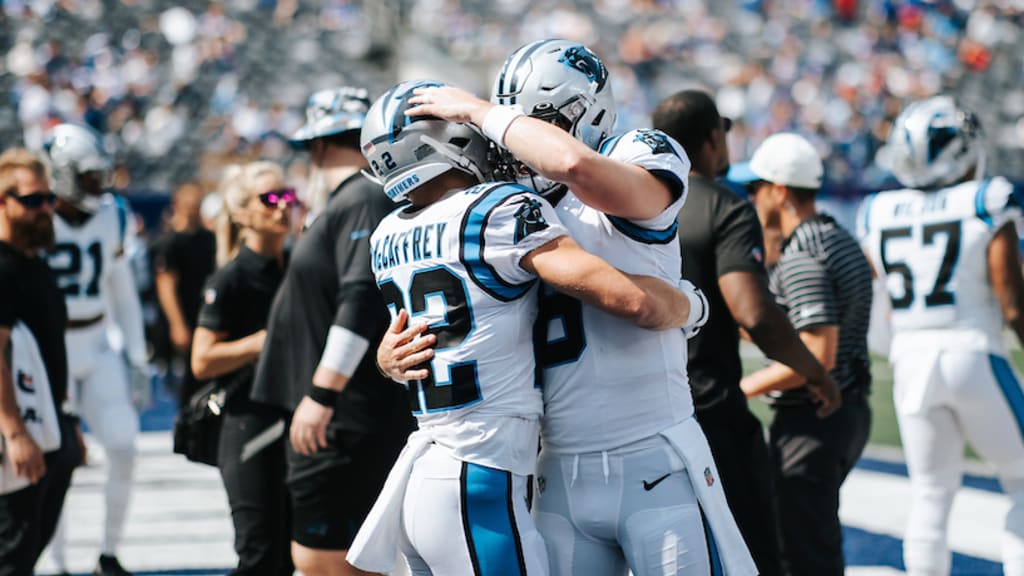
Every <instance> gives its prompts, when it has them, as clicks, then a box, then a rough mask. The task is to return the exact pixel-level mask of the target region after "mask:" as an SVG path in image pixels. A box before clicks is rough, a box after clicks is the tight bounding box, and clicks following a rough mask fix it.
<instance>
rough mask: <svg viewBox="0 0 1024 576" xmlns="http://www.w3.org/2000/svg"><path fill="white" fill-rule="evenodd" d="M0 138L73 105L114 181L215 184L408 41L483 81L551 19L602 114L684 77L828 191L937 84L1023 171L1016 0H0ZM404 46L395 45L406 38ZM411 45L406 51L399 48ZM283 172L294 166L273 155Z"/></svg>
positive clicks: (744, 148)
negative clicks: (780, 144)
mask: <svg viewBox="0 0 1024 576" xmlns="http://www.w3.org/2000/svg"><path fill="white" fill-rule="evenodd" d="M0 5H2V9H0V51H2V53H3V54H4V60H3V61H2V62H0V64H2V74H0V92H2V93H3V94H4V100H3V104H0V137H3V138H4V139H5V140H4V141H5V142H12V143H13V142H18V141H23V142H24V143H25V144H26V145H27V146H29V147H33V148H35V147H38V146H39V144H40V143H41V141H42V136H43V134H44V133H45V131H46V130H47V129H48V128H49V127H50V126H52V125H53V124H55V123H57V122H59V121H62V120H72V121H84V122H86V123H88V124H90V125H92V126H94V127H96V128H97V129H99V130H100V131H102V132H104V133H105V134H107V137H108V138H109V139H110V142H109V144H110V147H111V149H112V150H116V151H117V157H118V169H117V171H116V178H115V182H114V185H115V187H117V188H119V189H123V190H130V191H138V190H151V191H152V190H156V191H163V192H166V191H168V190H171V189H172V188H174V187H175V186H176V185H178V184H180V183H181V182H183V181H184V180H186V179H188V180H197V181H199V182H200V183H201V184H203V185H204V186H207V185H209V186H210V187H212V184H213V183H215V182H216V181H217V178H218V177H219V170H220V167H221V166H222V165H223V164H224V163H225V162H228V161H244V160H249V159H253V158H257V157H268V158H274V159H277V160H279V161H284V162H288V161H289V159H290V152H289V151H288V149H287V145H286V143H285V140H284V138H283V137H282V135H287V134H290V133H291V132H292V131H293V129H294V128H295V127H297V126H298V125H299V124H300V123H301V117H300V114H301V112H300V111H301V107H302V104H303V99H304V97H305V95H306V94H308V93H309V92H311V91H312V90H314V89H316V88H320V87H324V86H331V85H338V84H359V85H365V86H368V87H370V88H371V89H379V88H381V87H383V86H385V85H386V84H388V83H390V82H392V81H394V80H395V78H394V77H393V76H394V75H395V74H396V70H397V67H396V64H395V60H396V59H398V58H399V57H404V58H408V57H409V55H408V54H409V53H410V50H405V51H404V52H403V50H402V48H401V44H402V43H403V42H404V41H407V40H408V39H410V38H416V39H417V41H418V42H421V43H423V42H426V43H428V44H430V45H431V46H432V47H433V48H436V49H437V52H438V53H441V54H444V55H445V58H448V59H450V61H451V62H452V64H453V65H462V66H465V67H468V68H470V69H472V70H475V71H476V72H478V76H479V82H480V84H479V85H477V86H471V88H473V89H476V90H479V91H480V92H483V93H486V92H487V91H489V89H490V86H487V85H485V84H484V82H486V80H485V79H486V78H490V77H492V76H493V72H494V70H495V69H496V68H497V66H499V65H500V63H501V60H502V59H503V58H504V56H505V55H506V54H508V52H509V51H510V50H512V49H513V48H515V47H516V46H518V45H520V44H523V43H525V42H527V41H530V40H534V39H539V38H544V37H549V36H561V37H567V38H572V39H578V40H580V41H582V42H584V43H586V44H588V45H590V46H591V47H592V48H593V49H594V50H595V51H596V52H597V53H598V54H600V55H601V56H602V57H603V58H604V59H605V61H606V62H608V63H609V64H610V65H611V67H612V68H613V70H612V77H613V78H614V88H615V90H616V96H617V100H618V101H619V103H620V108H619V112H620V123H619V126H620V128H631V127H637V126H642V125H646V124H648V123H649V116H648V115H649V113H650V110H651V107H652V106H653V104H654V103H655V102H657V100H658V99H659V98H661V97H664V96H666V95H668V94H670V93H672V92H675V91H676V90H679V89H681V88H685V87H690V86H695V85H699V86H704V87H706V88H709V89H711V90H712V91H714V92H715V93H716V94H717V98H718V104H719V108H720V109H721V110H722V113H723V114H725V115H727V116H730V117H732V118H733V119H734V120H735V121H736V123H735V125H734V126H735V127H734V129H733V131H732V133H731V134H730V138H731V141H730V145H731V150H732V153H733V156H734V159H740V158H746V157H748V156H749V154H750V153H751V152H752V150H753V148H754V147H756V145H757V144H758V143H760V141H761V140H763V138H764V137H765V136H766V135H768V134H770V133H773V132H777V131H781V130H796V131H798V132H801V133H803V134H805V135H806V136H808V137H810V138H811V139H813V140H814V141H815V142H816V144H817V145H818V146H819V147H820V151H821V152H822V153H823V154H824V155H825V156H826V157H827V158H828V162H827V174H828V180H829V187H828V190H829V193H831V194H832V195H834V196H838V197H840V198H850V197H855V196H857V195H859V194H861V193H863V191H864V190H870V189H877V188H879V187H882V186H885V185H886V184H887V183H888V180H887V173H886V171H885V170H884V169H882V168H879V167H878V166H877V165H876V163H875V161H874V160H875V155H876V152H877V151H878V149H879V148H880V146H881V144H882V142H883V139H884V136H885V134H886V132H887V130H888V124H889V122H890V121H891V120H892V119H893V118H894V116H895V114H896V113H897V111H898V110H899V109H900V108H901V106H902V104H903V103H904V102H905V101H907V100H909V99H913V98H920V97H923V96H928V95H932V94H936V93H940V92H948V93H953V94H954V95H956V96H958V97H959V98H961V99H962V101H963V102H964V103H965V104H966V105H968V106H969V107H972V108H974V109H975V110H977V111H978V112H979V114H980V116H981V119H982V122H983V125H984V126H985V127H986V129H987V133H988V140H989V142H990V150H989V167H990V168H991V169H993V170H996V171H999V172H1001V173H1005V174H1008V175H1010V176H1012V177H1017V178H1021V177H1024V27H1022V24H1024V0H934V1H930V2H926V1H923V0H917V1H910V0H904V1H896V0H774V1H773V0H737V1H736V2H732V1H730V2H711V1H706V0H594V1H590V0H377V1H374V0H225V1H223V2H210V1H201V0H186V1H183V2H175V3H169V2H161V1H159V0H125V1H115V0H56V1H55V0H3V2H2V4H0ZM411 52H413V54H415V51H411ZM413 57H415V55H413ZM289 173H290V176H294V180H297V181H299V182H296V183H299V184H300V185H301V182H300V181H301V175H302V173H303V170H302V167H300V166H294V167H292V169H291V170H290V171H289Z"/></svg>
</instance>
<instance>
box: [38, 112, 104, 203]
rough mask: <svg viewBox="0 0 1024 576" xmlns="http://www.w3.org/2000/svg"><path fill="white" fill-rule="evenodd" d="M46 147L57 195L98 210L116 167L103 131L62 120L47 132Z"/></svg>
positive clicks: (44, 146) (44, 144)
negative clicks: (104, 145)
mask: <svg viewBox="0 0 1024 576" xmlns="http://www.w3.org/2000/svg"><path fill="white" fill-rule="evenodd" d="M43 151H45V152H46V156H47V157H48V158H49V161H50V169H51V170H52V172H53V186H54V192H55V193H56V194H57V196H59V197H60V198H62V199H63V200H65V201H66V202H68V203H69V204H71V205H72V206H75V207H76V208H78V209H79V210H82V211H84V212H90V213H91V212H95V211H96V210H97V209H98V208H99V206H100V197H101V195H102V192H103V189H104V188H106V187H107V185H108V182H109V179H110V170H111V169H112V168H113V162H112V161H111V159H110V156H109V155H108V154H107V151H106V150H105V149H104V147H103V141H102V139H101V138H100V135H99V133H97V132H96V131H95V130H93V129H92V128H90V127H88V126H84V125H81V124H71V123H64V124H58V125H57V126H54V128H53V130H51V131H50V133H49V134H48V135H47V137H46V140H45V142H44V143H43Z"/></svg>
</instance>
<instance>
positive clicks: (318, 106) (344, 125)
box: [288, 86, 370, 148]
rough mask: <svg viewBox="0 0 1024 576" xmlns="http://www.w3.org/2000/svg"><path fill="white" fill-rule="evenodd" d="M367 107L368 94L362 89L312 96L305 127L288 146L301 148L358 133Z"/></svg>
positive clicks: (335, 91) (335, 89)
mask: <svg viewBox="0 0 1024 576" xmlns="http://www.w3.org/2000/svg"><path fill="white" fill-rule="evenodd" d="M369 107H370V97H369V93H367V91H366V90H365V89H363V88H353V87H351V86H343V87H341V88H333V89H328V90H319V91H317V92H314V93H313V94H312V95H310V97H309V101H308V102H307V103H306V123H305V124H304V125H303V126H302V127H301V128H299V129H298V130H297V131H296V132H295V134H293V135H292V137H291V139H289V140H288V142H289V143H290V144H291V145H292V146H293V147H295V148H304V147H306V146H308V145H309V143H310V142H312V141H313V140H315V139H317V138H324V137H326V136H334V135H337V134H341V133H343V132H348V131H349V130H359V129H360V128H362V127H363V120H364V119H365V118H366V110H367V109H368V108H369Z"/></svg>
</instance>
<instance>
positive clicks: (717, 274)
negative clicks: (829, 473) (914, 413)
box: [653, 90, 841, 576]
mask: <svg viewBox="0 0 1024 576" xmlns="http://www.w3.org/2000/svg"><path fill="white" fill-rule="evenodd" d="M653 124H654V127H655V128H656V129H658V130H661V131H663V132H665V133H666V134H668V135H669V136H671V137H673V138H675V139H676V140H677V141H679V143H680V144H681V145H682V146H683V148H684V149H685V150H686V154H687V156H689V158H690V161H691V162H692V163H693V164H692V166H691V169H690V183H689V184H690V186H689V192H688V194H687V197H686V204H685V205H684V206H683V209H682V210H681V211H680V212H679V227H680V228H681V229H682V230H685V231H686V233H685V234H680V235H679V245H680V249H681V250H682V255H683V262H685V265H684V266H683V276H684V277H685V278H686V279H687V280H689V281H691V282H693V283H694V284H696V285H698V286H701V287H702V290H703V291H704V294H705V295H706V296H707V298H708V301H709V302H710V304H711V309H712V310H715V311H716V313H714V314H711V318H710V319H709V320H708V323H707V324H706V325H705V326H704V328H702V329H701V331H700V334H698V335H696V336H694V337H693V338H691V339H690V341H689V343H688V349H689V350H688V351H689V360H688V362H687V366H686V369H687V372H688V374H689V377H690V387H691V388H693V397H694V404H695V408H696V414H697V421H698V422H700V426H701V428H702V429H703V430H704V434H705V435H706V436H707V438H708V444H710V445H711V453H712V454H713V455H714V457H715V464H717V465H718V472H719V474H721V477H722V488H724V489H725V495H726V498H727V499H728V500H729V508H730V509H731V510H732V512H733V516H734V517H735V518H736V524H737V525H738V526H739V528H740V531H741V532H742V533H743V538H744V540H746V542H747V546H748V547H749V548H750V553H751V555H752V556H753V557H754V562H755V563H756V564H757V567H758V571H759V572H760V574H761V576H774V575H777V574H781V573H782V566H781V564H780V563H779V562H780V560H779V543H778V517H777V514H776V511H775V506H774V500H773V499H774V490H773V487H772V484H771V482H765V481H764V479H770V478H771V463H770V461H769V453H768V446H767V445H766V444H765V441H764V432H763V431H762V429H761V422H760V420H758V419H757V417H756V416H754V414H753V413H752V412H751V411H750V408H749V407H748V406H747V399H746V397H745V396H744V394H743V390H741V389H740V378H741V376H742V375H743V366H742V363H741V361H740V355H739V330H737V326H739V327H742V328H743V329H744V330H745V331H746V332H747V333H748V334H749V335H750V337H751V339H752V340H753V341H754V343H755V344H757V346H758V348H760V349H761V350H762V351H763V352H764V353H765V354H766V355H767V356H768V357H769V358H772V359H774V360H776V361H779V362H782V363H784V364H787V365H789V366H791V367H793V368H794V370H796V371H797V372H799V373H801V374H803V375H804V376H806V377H807V379H808V380H811V381H820V382H822V383H823V385H822V386H821V389H822V390H831V394H832V396H833V397H832V399H831V400H830V402H829V403H828V407H829V408H830V409H832V410H834V409H837V408H838V407H839V405H840V403H841V401H840V399H839V389H838V388H837V387H836V385H835V383H834V382H832V380H831V378H829V376H828V372H827V371H826V370H825V368H824V367H823V366H822V365H821V363H820V362H818V361H817V360H816V359H815V358H814V355H813V354H811V353H810V352H809V351H808V350H807V347H806V346H804V344H803V342H801V341H800V337H799V336H798V335H797V333H796V331H795V330H793V325H792V324H790V323H789V319H787V318H786V314H785V312H783V311H782V309H781V308H779V307H778V306H777V305H776V304H775V300H774V297H773V296H772V293H771V291H770V290H769V289H768V275H767V273H766V272H765V267H764V256H765V252H764V242H763V239H762V233H761V224H760V222H758V220H757V213H756V212H755V211H754V207H753V206H751V204H750V203H749V202H747V201H746V200H744V199H742V198H740V197H739V196H737V195H736V194H735V193H733V191H732V190H730V189H729V188H726V187H725V186H722V185H720V184H717V183H716V182H715V178H716V177H717V176H720V175H724V174H725V173H726V172H727V171H728V169H729V148H728V145H727V144H726V139H725V135H726V132H728V131H729V128H730V126H731V121H730V120H729V119H728V118H723V117H722V116H720V115H719V113H718V108H717V107H716V106H715V102H714V100H712V99H711V95H709V94H708V93H706V92H703V91H700V90H684V91H681V92H678V93H676V94H673V95H672V96H669V97H668V98H666V99H664V100H662V101H661V103H660V104H658V107H657V108H656V109H655V110H654V114H653ZM726 311H728V313H726Z"/></svg>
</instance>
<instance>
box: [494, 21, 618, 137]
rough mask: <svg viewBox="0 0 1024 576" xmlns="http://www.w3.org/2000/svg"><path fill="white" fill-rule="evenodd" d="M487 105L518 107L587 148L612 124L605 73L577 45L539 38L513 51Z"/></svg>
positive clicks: (612, 101)
mask: <svg viewBox="0 0 1024 576" xmlns="http://www.w3.org/2000/svg"><path fill="white" fill-rule="evenodd" d="M492 94H493V95H492V96H491V102H493V103H495V104H501V105H506V106H519V107H521V108H522V110H523V112H524V113H526V114H528V115H530V116H533V117H534V118H538V119H540V120H544V121H547V122H551V123H553V124H555V125H556V126H559V127H560V128H562V129H564V130H566V131H567V132H569V133H570V134H572V135H573V137H574V138H576V139H578V140H580V141H582V142H583V143H585V144H586V145H587V146H589V147H590V148H593V149H595V150H596V149H597V147H598V146H599V145H600V144H601V141H603V140H604V139H605V138H607V137H608V136H610V135H611V133H612V129H613V128H614V126H615V119H616V113H615V97H614V95H613V94H612V87H611V83H610V82H609V78H608V69H607V68H606V67H605V65H604V63H603V62H602V61H601V59H600V58H598V57H597V55H596V54H594V53H593V52H592V51H590V49H588V48H587V47H586V46H583V45H582V44H579V43H576V42H570V41H568V40H541V41H539V42H534V43H532V44H527V45H526V46H523V47H522V48H520V49H518V50H516V51H515V52H513V53H512V54H511V55H510V56H509V57H508V59H506V60H505V64H504V65H503V66H502V68H501V71H500V72H499V73H498V76H497V78H495V81H494V90H493V92H492Z"/></svg>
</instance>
